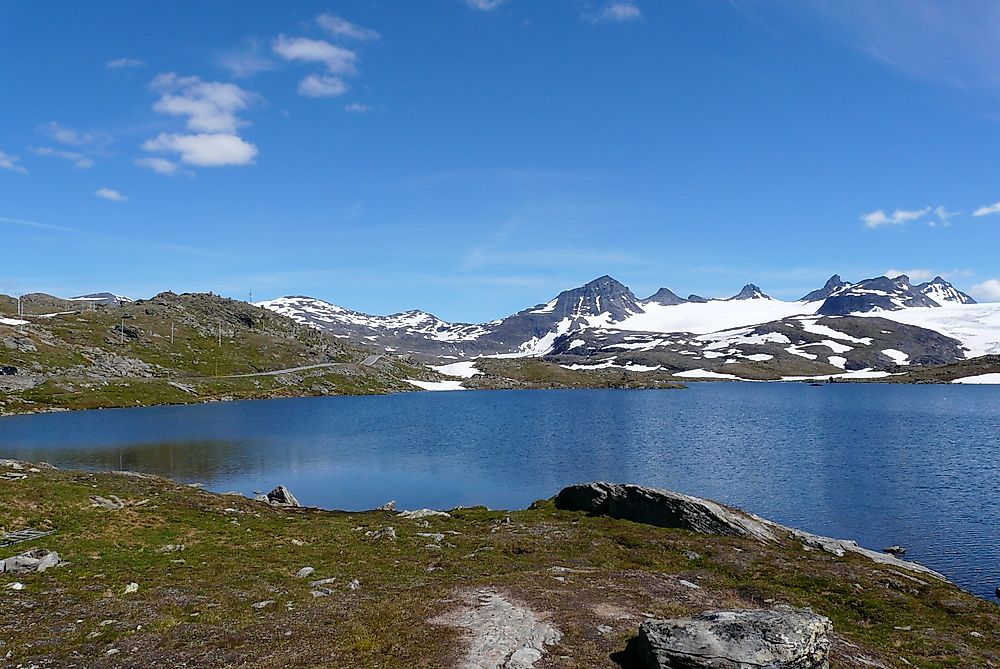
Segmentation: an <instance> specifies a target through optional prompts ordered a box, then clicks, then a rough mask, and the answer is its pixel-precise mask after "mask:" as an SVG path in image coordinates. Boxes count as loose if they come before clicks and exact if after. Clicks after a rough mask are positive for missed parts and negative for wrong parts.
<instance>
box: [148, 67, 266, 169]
mask: <svg viewBox="0 0 1000 669" xmlns="http://www.w3.org/2000/svg"><path fill="white" fill-rule="evenodd" d="M150 88H152V89H153V90H154V91H156V92H158V93H159V94H160V99H159V100H157V101H156V104H154V105H153V109H154V110H156V111H158V112H160V113H161V114H166V115H169V116H179V117H182V118H184V123H185V126H186V127H187V128H188V130H191V131H194V132H192V133H166V132H163V133H160V134H159V135H157V136H156V137H154V138H152V139H149V140H146V142H144V143H143V145H142V148H143V149H144V150H146V151H149V152H165V153H176V154H178V156H179V158H180V161H181V162H183V163H186V164H188V165H196V166H199V167H221V166H226V165H249V164H252V163H253V162H254V159H255V158H256V157H257V153H258V150H257V147H256V146H254V145H253V144H252V143H250V142H248V141H246V140H245V139H243V138H242V137H240V136H239V135H237V134H236V133H237V130H238V129H239V128H241V127H243V126H245V125H248V122H247V121H245V120H244V119H243V118H241V117H240V115H239V114H240V113H241V112H243V111H244V110H246V109H248V108H249V107H250V106H251V105H252V104H253V103H255V102H256V101H257V100H258V96H257V95H256V94H255V93H253V92H251V91H248V90H245V89H243V88H240V87H239V86H237V85H236V84H232V83H225V82H216V81H204V80H202V79H201V78H199V77H194V76H190V77H182V76H178V75H177V74H175V73H173V72H169V73H166V74H160V75H158V76H157V77H156V78H155V79H153V81H152V83H151V84H150ZM141 166H143V167H146V168H148V169H152V170H154V171H157V172H160V173H161V174H168V173H173V172H172V171H171V168H170V167H169V166H168V165H167V162H160V161H156V162H145V163H142V164H141Z"/></svg>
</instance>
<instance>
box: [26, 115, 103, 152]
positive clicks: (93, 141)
mask: <svg viewBox="0 0 1000 669" xmlns="http://www.w3.org/2000/svg"><path fill="white" fill-rule="evenodd" d="M38 130H39V132H41V133H42V134H44V135H47V136H48V137H51V138H52V139H54V140H55V141H57V142H59V143H60V144H68V145H70V146H105V145H107V144H110V143H111V136H110V135H108V134H106V133H103V132H89V131H83V130H76V129H74V128H67V127H66V126H64V125H62V124H61V123H58V122H57V121H49V122H48V123H46V124H44V125H42V126H41V127H40V128H39V129H38Z"/></svg>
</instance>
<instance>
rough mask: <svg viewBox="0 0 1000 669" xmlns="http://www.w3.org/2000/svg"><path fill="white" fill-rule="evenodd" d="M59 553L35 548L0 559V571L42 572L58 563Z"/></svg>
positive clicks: (17, 572) (12, 572)
mask: <svg viewBox="0 0 1000 669" xmlns="http://www.w3.org/2000/svg"><path fill="white" fill-rule="evenodd" d="M60 561H61V560H60V559H59V553H56V552H55V551H50V550H46V549H44V548H36V549H34V550H30V551H27V552H26V553H21V554H20V555H15V556H14V557H9V558H7V559H6V560H0V573H3V574H28V573H31V572H43V571H45V570H46V569H48V568H50V567H55V566H56V565H57V564H59V562H60Z"/></svg>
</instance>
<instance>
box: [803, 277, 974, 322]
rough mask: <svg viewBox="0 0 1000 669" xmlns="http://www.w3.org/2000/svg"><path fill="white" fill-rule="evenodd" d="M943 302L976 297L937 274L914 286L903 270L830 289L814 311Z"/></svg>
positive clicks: (845, 311) (895, 308)
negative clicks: (895, 274)
mask: <svg viewBox="0 0 1000 669" xmlns="http://www.w3.org/2000/svg"><path fill="white" fill-rule="evenodd" d="M946 304H975V300H973V299H972V298H971V297H969V296H968V295H966V294H965V293H963V292H961V291H959V290H958V289H956V288H955V287H954V286H952V285H951V284H950V283H948V282H947V281H945V280H944V279H942V278H941V277H936V278H935V279H934V280H933V281H928V282H927V283H921V284H918V285H916V286H914V285H913V284H911V283H910V278H909V277H908V276H906V275H905V274H902V275H900V276H897V277H895V278H893V279H890V278H888V277H885V276H880V277H876V278H874V279H865V280H864V281H861V282H859V283H856V284H853V285H851V284H846V285H843V286H841V287H840V288H837V289H835V290H833V291H832V292H831V293H830V295H829V297H827V298H826V300H825V301H824V302H823V305H822V306H821V307H820V308H819V310H818V311H817V313H820V314H823V315H824V316H846V315H848V314H854V313H865V312H870V311H899V310H901V309H912V308H914V307H941V306H944V305H946Z"/></svg>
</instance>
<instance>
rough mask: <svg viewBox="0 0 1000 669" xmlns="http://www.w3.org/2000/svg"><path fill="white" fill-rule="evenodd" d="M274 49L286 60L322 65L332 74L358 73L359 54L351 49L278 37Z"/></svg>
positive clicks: (302, 39) (307, 40)
mask: <svg viewBox="0 0 1000 669" xmlns="http://www.w3.org/2000/svg"><path fill="white" fill-rule="evenodd" d="M272 48H273V49H274V52H275V53H276V54H278V55H279V56H281V57H282V58H284V59H285V60H289V61H301V62H304V63H321V64H323V65H325V66H326V69H327V70H328V71H329V72H330V73H331V74H354V73H355V72H357V62H358V54H356V53H354V52H353V51H351V50H350V49H345V48H343V47H339V46H336V45H334V44H330V43H329V42H327V41H326V40H321V39H309V38H307V37H286V36H285V35H278V38H277V39H276V40H274V43H273V45H272Z"/></svg>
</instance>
